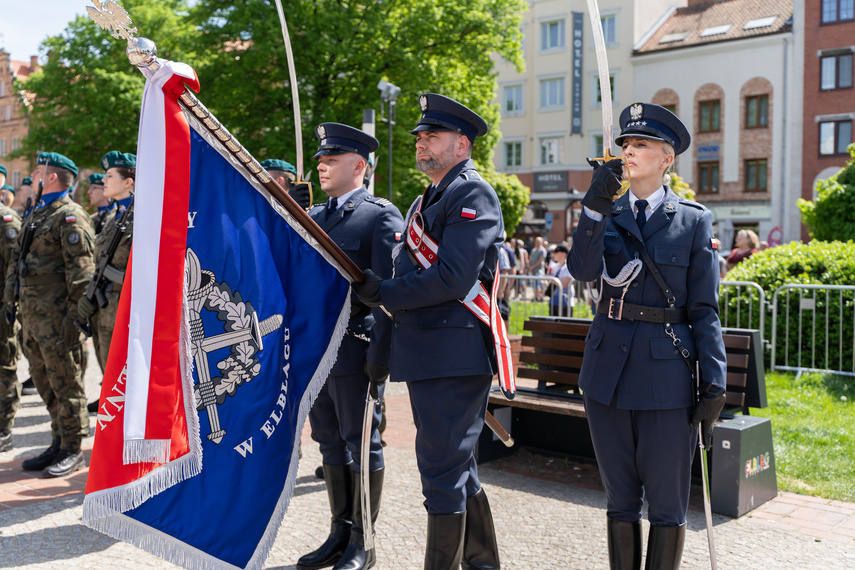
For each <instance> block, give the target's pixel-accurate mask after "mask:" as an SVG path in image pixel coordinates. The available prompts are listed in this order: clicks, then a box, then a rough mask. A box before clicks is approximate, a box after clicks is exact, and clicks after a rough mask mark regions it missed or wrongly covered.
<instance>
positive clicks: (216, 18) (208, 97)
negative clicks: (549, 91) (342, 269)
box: [191, 0, 528, 231]
mask: <svg viewBox="0 0 855 570" xmlns="http://www.w3.org/2000/svg"><path fill="white" fill-rule="evenodd" d="M284 8H285V13H286V17H287V20H288V26H289V33H290V36H291V41H292V45H293V50H294V60H295V64H296V68H297V80H298V84H299V92H300V107H301V111H302V125H301V128H302V130H303V138H304V148H305V150H306V155H307V156H311V154H312V153H311V152H310V151H311V150H312V149H313V148H316V146H315V144H316V142H317V140H316V139H315V136H314V132H313V128H314V126H315V125H317V124H319V123H321V122H325V121H333V122H340V123H347V124H350V125H356V126H358V125H360V124H361V123H362V111H363V109H379V107H380V92H379V91H378V89H377V88H376V85H377V83H378V81H380V80H381V79H384V80H386V81H389V82H390V83H393V84H395V85H397V86H398V87H400V88H401V95H400V96H399V98H398V100H397V117H396V124H395V125H394V127H393V153H392V154H393V156H392V160H393V175H392V177H393V188H394V192H393V196H392V198H393V201H394V202H395V203H396V204H397V205H398V206H399V207H400V208H401V209H406V207H407V206H408V205H409V204H410V203H411V202H412V200H413V199H414V198H415V197H416V196H417V195H418V194H419V193H420V192H422V191H423V190H424V188H425V186H427V184H428V182H429V181H428V179H427V177H426V176H424V175H423V174H421V173H419V172H418V171H417V170H416V169H415V149H414V145H415V141H414V139H413V137H412V136H411V135H409V130H410V129H411V128H412V127H413V126H414V125H415V124H416V122H417V120H418V118H419V115H420V110H419V105H418V96H419V95H420V94H421V93H425V92H434V93H441V94H443V95H447V96H449V97H452V98H454V99H456V100H458V101H460V102H461V103H463V104H465V105H467V106H468V107H470V108H471V109H473V110H474V111H475V112H477V113H478V114H480V115H481V116H482V117H484V119H485V120H486V121H487V123H488V124H489V125H491V127H492V128H491V130H490V132H489V133H488V134H487V135H486V136H485V137H483V138H479V139H478V140H476V144H475V147H474V152H473V158H474V159H475V161H476V163H477V164H478V167H479V168H480V170H481V171H482V174H484V176H485V178H487V179H489V180H490V181H491V182H494V183H495V184H494V186H495V185H498V186H501V190H500V189H499V188H497V192H499V195H500V198H502V199H503V201H502V210H503V212H504V215H505V223H506V226H507V227H508V230H509V231H511V230H512V229H513V228H514V227H516V225H517V223H518V222H519V220H520V219H521V217H522V214H523V213H524V211H525V205H526V204H527V203H528V193H527V190H526V189H525V187H523V186H522V185H521V184H520V183H519V181H518V180H517V181H515V177H514V178H510V179H506V178H505V177H504V176H503V175H501V174H499V173H496V172H495V171H494V169H493V166H492V164H493V163H492V155H493V149H494V148H495V146H496V144H498V141H499V138H500V133H499V130H498V125H499V111H498V108H497V106H496V105H494V104H492V103H491V101H492V100H493V99H494V98H495V91H496V84H495V76H496V72H495V69H494V62H493V57H495V54H498V55H499V56H501V57H503V58H505V59H507V60H509V61H511V62H513V63H515V64H516V65H517V66H518V67H519V68H522V65H523V61H522V50H521V39H522V35H521V32H520V29H519V28H520V23H521V21H522V16H523V14H524V13H525V11H526V10H527V4H526V2H524V1H523V0H470V1H468V2H459V1H458V0H406V1H405V0H386V1H384V2H376V1H375V2H361V3H359V2H341V1H339V0H292V1H289V2H285V6H284ZM191 14H192V18H193V20H194V21H195V22H196V23H197V25H198V26H199V27H200V29H201V30H202V31H203V34H202V35H201V36H200V37H199V44H197V50H198V51H200V52H204V53H208V54H210V56H211V58H210V60H209V61H208V62H207V64H206V65H205V66H203V67H197V72H198V73H199V78H200V81H201V82H202V91H201V93H200V98H201V99H202V100H203V101H205V104H206V105H207V106H208V108H210V109H211V110H212V111H213V112H214V113H215V114H216V115H217V117H218V118H219V119H220V120H221V121H222V122H223V124H224V125H226V126H228V127H229V129H230V130H231V131H232V132H233V133H234V134H235V136H236V137H237V138H238V139H239V140H240V141H241V142H242V144H244V145H245V146H246V147H247V148H248V149H249V150H250V151H252V152H253V153H254V154H255V155H256V156H257V157H259V158H271V157H278V158H285V159H286V160H291V161H293V159H294V157H295V147H294V122H293V111H292V107H291V105H292V100H291V87H290V83H289V79H288V67H287V61H286V53H285V47H284V44H283V41H282V35H281V30H280V25H279V22H278V19H277V17H276V11H275V7H274V5H273V2H272V1H269V0H245V1H243V2H240V3H225V2H221V1H219V0H199V2H198V3H197V4H196V6H195V7H194V9H193V10H192V12H191ZM191 63H192V62H191ZM387 128H388V126H387V125H383V124H381V123H378V125H377V138H378V139H380V140H381V141H383V140H384V139H385V138H386V136H387V132H388V131H386V129H387ZM385 149H386V145H385V144H383V145H381V150H380V151H379V152H378V157H379V160H380V167H379V168H378V169H377V175H376V178H375V180H376V183H377V186H376V187H377V193H378V194H381V195H384V194H385V188H386V187H387V178H386V176H387V175H386V174H385V173H386V172H387V169H388V166H387V164H388V163H386V161H388V160H389V157H388V156H386V154H387V152H386V151H385ZM384 163H385V164H384ZM313 166H314V164H313V163H311V162H310V163H308V164H306V165H305V168H306V170H307V171H308V170H310V169H311V168H312V167H313ZM505 198H507V200H505Z"/></svg>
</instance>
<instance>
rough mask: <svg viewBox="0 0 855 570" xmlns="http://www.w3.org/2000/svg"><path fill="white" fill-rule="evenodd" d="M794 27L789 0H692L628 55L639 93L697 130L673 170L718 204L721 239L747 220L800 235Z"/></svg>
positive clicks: (768, 236)
mask: <svg viewBox="0 0 855 570" xmlns="http://www.w3.org/2000/svg"><path fill="white" fill-rule="evenodd" d="M844 1H846V0H844ZM793 36H794V34H793V1H792V0H768V1H766V2H754V1H752V0H730V1H727V2H724V1H718V2H710V1H709V0H689V2H688V6H686V7H683V8H678V9H676V10H675V11H674V12H673V13H672V14H671V15H670V16H669V17H667V18H665V19H664V20H663V21H662V22H661V23H660V25H658V27H655V28H654V29H652V30H651V31H650V32H649V34H648V35H647V36H646V37H645V38H644V39H643V40H642V41H640V42H639V43H638V45H637V46H636V50H635V54H634V55H633V57H632V63H633V68H634V78H635V90H634V94H635V98H636V99H638V100H642V101H652V102H654V103H658V104H660V105H663V106H665V107H668V108H670V109H671V110H673V111H674V112H676V113H677V115H679V116H680V118H681V119H682V120H683V122H684V123H685V124H686V126H687V127H688V128H689V130H690V132H691V133H692V146H691V147H690V148H689V151H688V152H687V153H686V154H684V155H683V156H681V157H679V159H678V161H677V173H678V174H680V175H681V176H682V177H683V178H684V179H685V180H686V181H687V182H688V183H689V184H690V185H691V186H692V188H693V189H694V190H695V192H696V197H695V199H696V200H697V201H699V202H701V203H703V204H704V205H706V206H707V207H708V208H709V209H710V210H711V211H712V213H713V220H714V222H715V228H716V233H717V235H718V236H719V238H720V239H721V240H722V242H723V244H724V246H725V248H729V247H731V243H732V239H733V236H734V235H735V233H736V231H738V230H739V229H741V228H746V229H753V230H755V231H756V232H757V233H758V235H759V236H760V239H761V240H768V241H770V243H780V242H783V241H789V240H792V239H798V237H799V235H800V225H799V222H798V220H799V218H798V216H797V211H798V210H797V209H796V198H797V197H798V196H799V195H800V191H799V186H800V184H799V182H798V181H797V180H796V179H795V178H794V174H793V172H794V169H793V168H792V163H793V162H794V161H797V160H798V161H800V160H801V149H800V148H798V145H797V144H795V143H794V142H793V141H796V140H798V137H799V134H800V133H799V131H798V130H796V129H794V128H793V124H794V123H795V124H800V121H801V117H800V116H801V108H800V107H799V106H798V105H797V104H796V103H795V102H797V101H799V100H800V92H801V77H800V70H798V69H796V68H795V66H794V63H793V60H794V51H795V48H794V45H793ZM797 71H799V73H796V72H797Z"/></svg>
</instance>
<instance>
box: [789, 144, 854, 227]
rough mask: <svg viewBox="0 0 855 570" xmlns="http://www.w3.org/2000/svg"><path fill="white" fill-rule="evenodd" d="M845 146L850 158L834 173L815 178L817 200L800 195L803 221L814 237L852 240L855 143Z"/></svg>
mask: <svg viewBox="0 0 855 570" xmlns="http://www.w3.org/2000/svg"><path fill="white" fill-rule="evenodd" d="M846 150H847V151H848V152H849V156H850V157H851V158H850V159H849V160H848V161H847V162H846V166H844V167H843V168H841V169H840V171H838V172H837V173H836V174H834V175H833V176H830V177H828V178H826V179H825V180H820V181H819V182H817V185H816V186H817V188H816V190H817V192H816V200H815V201H813V202H811V201H809V200H804V199H802V198H799V210H801V211H802V222H804V224H805V225H806V226H807V228H808V232H810V235H811V237H812V238H813V239H818V240H823V241H850V240H855V143H852V144H850V145H849V147H848V148H847V149H846Z"/></svg>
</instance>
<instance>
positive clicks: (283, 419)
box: [87, 122, 350, 568]
mask: <svg viewBox="0 0 855 570" xmlns="http://www.w3.org/2000/svg"><path fill="white" fill-rule="evenodd" d="M190 126H191V130H190V145H191V153H190V154H191V157H190V162H191V164H190V194H189V208H188V213H187V221H188V225H187V252H186V258H185V267H184V276H185V292H184V312H185V327H184V328H185V329H186V334H185V336H184V343H183V344H185V345H186V348H187V350H186V351H185V352H186V354H185V366H186V368H187V370H188V371H189V370H190V369H191V368H192V382H193V390H194V401H195V405H196V410H195V411H196V414H197V415H198V418H197V419H196V418H190V419H189V421H188V425H190V426H191V429H190V433H189V437H190V439H191V440H194V439H195V440H196V442H198V441H201V457H202V460H201V466H202V467H201V472H200V473H199V474H198V475H195V476H190V477H187V478H184V479H183V480H181V479H182V477H180V476H176V477H175V478H174V480H173V482H172V484H171V486H167V488H165V489H164V490H162V491H160V492H159V493H158V492H156V491H155V493H156V494H153V496H151V497H148V498H147V497H142V501H143V502H141V504H139V503H140V501H138V500H137V501H135V502H134V504H135V505H138V506H135V507H134V508H131V509H129V510H125V511H124V512H123V513H118V512H115V513H111V514H110V515H109V516H107V517H105V519H102V520H101V521H100V522H97V524H95V525H94V526H95V527H96V528H98V529H99V530H102V531H103V532H106V533H107V534H110V535H111V536H114V537H116V538H120V539H122V540H126V541H128V542H130V543H132V544H135V545H137V546H139V547H141V548H143V549H144V550H147V551H149V552H152V553H153V554H156V555H158V556H161V557H163V558H165V559H167V560H170V561H172V562H174V563H176V564H180V565H182V566H185V567H190V568H260V567H261V566H262V563H263V562H264V560H265V558H266V557H267V554H268V552H269V550H270V547H271V545H272V543H273V541H274V539H275V538H276V532H277V530H278V528H279V525H280V523H281V521H282V517H283V516H284V514H285V511H286V509H287V507H288V503H289V501H290V498H291V496H292V494H293V490H294V485H295V478H296V471H297V453H298V442H299V439H300V434H301V431H302V426H303V423H304V421H305V418H306V416H307V414H308V411H309V408H310V407H311V404H312V402H313V400H314V398H315V396H316V395H317V393H318V391H319V390H320V388H321V386H322V385H323V382H324V381H325V379H326V377H327V374H328V373H329V370H330V368H331V367H332V364H333V363H334V360H335V358H336V354H337V350H338V345H339V343H340V342H341V338H342V336H343V334H344V330H345V326H346V324H347V319H348V317H349V315H350V296H349V293H350V287H349V283H348V281H347V279H346V278H345V277H343V275H342V273H341V271H340V269H339V268H338V267H337V266H335V265H334V264H333V263H332V262H331V261H330V259H329V258H328V256H327V255H326V254H325V252H323V251H322V250H321V249H320V247H319V246H317V245H313V244H315V242H314V240H312V239H311V238H308V239H307V238H306V234H305V233H304V231H305V230H303V229H302V228H301V227H299V226H298V225H297V224H296V223H294V224H293V225H292V223H289V221H292V220H291V219H290V216H289V215H288V214H287V213H286V211H285V210H284V208H282V207H281V206H280V205H279V204H278V203H276V202H275V200H273V199H272V198H271V197H270V195H269V194H268V193H267V191H266V190H265V189H264V188H263V187H262V186H261V185H259V184H258V183H257V182H255V181H254V180H251V179H250V178H249V175H248V174H247V175H244V173H243V172H242V171H241V170H238V168H236V166H235V165H234V164H233V163H232V162H230V160H231V159H230V158H228V156H229V155H228V153H227V152H226V151H225V149H223V148H222V147H218V146H213V145H219V143H218V142H215V141H212V142H209V141H208V140H206V139H205V138H204V136H203V135H200V134H199V132H204V131H203V129H202V128H201V127H199V129H198V131H199V132H197V129H196V128H195V126H194V125H193V123H192V122H191V124H190ZM212 143H213V145H212ZM166 180H167V185H168V180H169V175H168V173H167V178H166ZM134 237H135V240H134V243H135V246H136V245H137V242H138V240H145V239H146V236H144V235H135V236H134ZM194 424H195V425H194ZM193 428H197V429H198V432H197V433H193V432H194V430H193ZM196 445H199V443H196ZM191 447H193V444H192V443H191ZM169 465H170V464H169V463H166V464H165V465H164V468H167V469H168V468H169ZM145 494H146V493H143V495H145ZM148 494H151V493H148ZM105 502H109V500H106V499H105ZM87 524H90V523H87ZM91 526H92V525H91Z"/></svg>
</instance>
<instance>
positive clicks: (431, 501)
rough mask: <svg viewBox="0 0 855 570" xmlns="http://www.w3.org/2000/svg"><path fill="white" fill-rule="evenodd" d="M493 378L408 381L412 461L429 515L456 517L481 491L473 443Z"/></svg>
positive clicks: (477, 434) (472, 377)
mask: <svg viewBox="0 0 855 570" xmlns="http://www.w3.org/2000/svg"><path fill="white" fill-rule="evenodd" d="M492 382H493V378H492V376H490V375H488V374H481V375H478V376H458V377H450V378H436V379H429V380H418V381H415V382H407V388H408V389H409V392H410V406H411V407H412V409H413V420H414V422H415V424H416V461H417V463H418V466H419V474H420V475H421V480H422V494H423V495H424V497H425V501H424V505H425V508H426V509H427V511H428V513H429V514H449V513H460V512H463V511H465V510H466V498H467V497H470V496H472V495H474V494H475V493H477V492H478V491H479V490H480V489H481V482H480V481H479V480H478V466H477V465H476V464H475V443H476V442H477V441H478V436H479V435H480V434H481V430H482V429H483V428H484V416H485V414H486V412H487V397H488V396H489V392H490V385H491V384H492Z"/></svg>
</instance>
